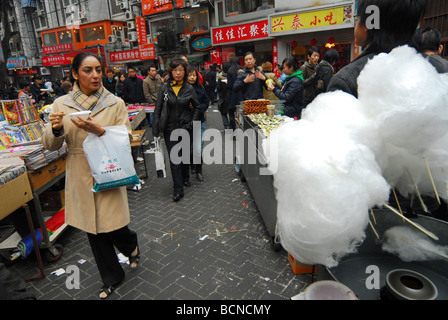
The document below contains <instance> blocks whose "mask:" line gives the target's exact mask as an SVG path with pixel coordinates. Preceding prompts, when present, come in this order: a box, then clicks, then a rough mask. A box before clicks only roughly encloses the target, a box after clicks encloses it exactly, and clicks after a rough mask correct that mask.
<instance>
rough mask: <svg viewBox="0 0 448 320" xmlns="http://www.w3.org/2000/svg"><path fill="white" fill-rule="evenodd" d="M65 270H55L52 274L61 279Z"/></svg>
mask: <svg viewBox="0 0 448 320" xmlns="http://www.w3.org/2000/svg"><path fill="white" fill-rule="evenodd" d="M64 273H65V270H64V269H62V268H59V269H58V270H55V271H53V272H51V273H50V274H54V275H55V276H57V277H59V276H60V275H62V274H64Z"/></svg>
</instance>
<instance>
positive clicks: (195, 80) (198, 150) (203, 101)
mask: <svg viewBox="0 0 448 320" xmlns="http://www.w3.org/2000/svg"><path fill="white" fill-rule="evenodd" d="M198 73H199V72H198V70H197V69H196V68H195V67H193V66H189V67H188V78H187V81H188V83H189V84H191V85H192V86H193V88H194V90H195V92H196V95H197V97H198V101H199V109H200V112H199V120H200V121H201V122H200V127H199V126H193V129H196V128H197V129H198V132H193V143H192V156H191V158H190V159H191V160H193V161H191V168H192V170H191V173H192V174H196V179H197V180H199V181H201V182H202V181H204V176H203V174H202V163H203V158H202V152H203V150H204V141H203V136H204V131H205V129H206V127H207V124H206V116H205V113H206V112H207V109H208V106H209V102H210V101H209V98H208V95H207V92H206V91H205V89H204V87H203V86H202V85H201V84H200V83H199V75H198ZM197 122H199V121H197ZM199 129H200V132H199ZM195 160H197V161H195Z"/></svg>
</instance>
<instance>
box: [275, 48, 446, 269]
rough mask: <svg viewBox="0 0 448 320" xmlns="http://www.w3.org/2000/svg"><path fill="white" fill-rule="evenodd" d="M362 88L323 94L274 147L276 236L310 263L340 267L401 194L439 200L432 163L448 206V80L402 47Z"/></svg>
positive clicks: (378, 60)
mask: <svg viewBox="0 0 448 320" xmlns="http://www.w3.org/2000/svg"><path fill="white" fill-rule="evenodd" d="M358 85H359V88H358V93H359V99H356V98H354V97H353V96H351V95H349V94H346V93H344V92H331V93H325V94H321V95H319V96H318V97H317V98H316V99H315V100H314V101H313V102H312V103H311V104H310V105H308V106H307V108H306V110H305V112H304V114H303V117H302V119H301V120H300V121H294V122H292V123H288V124H285V125H284V126H282V127H280V128H279V129H278V130H276V131H274V132H273V133H272V134H271V136H270V137H269V138H268V141H267V145H268V146H269V145H274V144H275V148H273V150H278V158H276V157H273V156H272V155H271V156H270V161H273V162H276V168H277V171H276V172H275V173H274V185H275V188H276V198H277V202H278V207H277V229H276V234H277V236H278V237H279V239H280V241H281V243H282V246H283V247H284V248H285V249H286V250H287V251H288V252H289V253H291V254H292V255H293V256H294V258H296V259H297V260H299V261H301V262H303V263H308V264H323V265H325V266H328V267H333V266H336V265H337V264H338V262H339V260H340V258H341V257H343V256H344V255H346V254H348V253H351V252H354V251H356V246H357V245H359V244H360V243H361V242H362V241H363V239H364V236H365V233H364V230H365V228H366V226H367V224H368V218H369V217H368V213H369V208H372V207H373V206H375V205H381V204H383V203H385V202H387V201H388V199H389V194H390V187H391V186H392V187H394V188H397V189H398V190H399V192H400V193H401V194H402V195H403V196H409V195H411V194H415V192H416V191H415V189H416V187H417V188H418V189H419V191H420V193H421V194H422V195H434V190H433V187H432V183H431V180H430V178H429V174H428V170H427V167H426V162H425V159H426V160H427V163H428V165H429V166H430V168H431V172H434V174H433V178H434V183H435V185H436V186H437V189H440V192H441V191H442V189H444V192H443V196H442V197H445V198H448V194H447V192H446V190H447V189H448V187H447V185H446V179H447V177H448V157H447V155H448V76H446V75H440V74H438V73H437V72H436V71H435V69H434V68H433V67H432V66H431V65H430V64H429V62H427V61H426V60H425V59H423V58H422V57H421V56H420V55H419V54H417V53H416V51H415V50H414V49H411V48H409V47H399V48H397V49H394V50H393V51H392V52H391V53H390V54H380V55H378V56H377V57H375V58H373V59H372V60H371V61H369V62H368V64H367V65H366V67H365V68H364V70H363V71H362V72H361V74H360V76H359V78H358ZM271 148H272V146H271ZM413 181H414V182H413Z"/></svg>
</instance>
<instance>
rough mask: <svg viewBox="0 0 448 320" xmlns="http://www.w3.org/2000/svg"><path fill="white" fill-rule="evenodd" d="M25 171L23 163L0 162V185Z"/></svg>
mask: <svg viewBox="0 0 448 320" xmlns="http://www.w3.org/2000/svg"><path fill="white" fill-rule="evenodd" d="M25 172H26V167H25V165H23V164H16V163H11V164H0V185H3V184H6V183H8V182H10V181H12V180H14V179H15V178H17V177H19V176H20V175H22V174H24V173H25Z"/></svg>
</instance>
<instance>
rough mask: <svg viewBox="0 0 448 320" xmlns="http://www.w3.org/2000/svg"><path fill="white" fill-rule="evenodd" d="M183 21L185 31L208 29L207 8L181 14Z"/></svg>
mask: <svg viewBox="0 0 448 320" xmlns="http://www.w3.org/2000/svg"><path fill="white" fill-rule="evenodd" d="M182 18H184V21H185V33H193V32H197V31H207V30H208V10H202V11H198V12H192V13H187V14H184V15H182Z"/></svg>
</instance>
